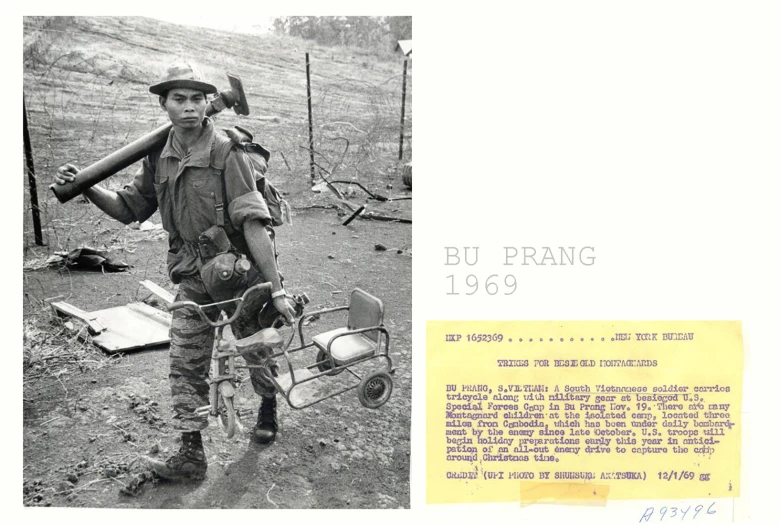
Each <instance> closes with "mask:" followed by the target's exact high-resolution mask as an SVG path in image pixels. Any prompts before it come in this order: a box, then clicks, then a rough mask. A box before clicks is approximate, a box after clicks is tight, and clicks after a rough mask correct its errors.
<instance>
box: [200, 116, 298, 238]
mask: <svg viewBox="0 0 780 525" xmlns="http://www.w3.org/2000/svg"><path fill="white" fill-rule="evenodd" d="M224 131H225V134H226V135H227V137H225V136H223V135H221V134H220V133H217V134H216V135H215V137H216V140H215V143H214V147H213V148H212V150H211V159H212V161H211V165H212V166H215V167H219V168H222V169H224V166H225V162H226V160H227V156H228V153H229V152H230V150H231V149H233V148H234V147H236V148H239V149H241V150H242V151H243V152H244V153H245V154H246V157H247V159H248V160H249V164H250V166H251V167H252V170H253V171H254V175H255V183H256V184H257V191H259V192H260V193H261V194H262V195H263V198H264V200H265V203H266V206H268V212H269V213H270V215H271V225H272V226H281V225H282V224H285V223H288V224H292V217H291V215H290V205H289V204H288V203H287V201H286V200H284V198H283V197H282V195H281V193H279V190H277V189H276V188H275V187H274V185H273V184H271V182H270V181H269V180H268V179H266V178H265V172H266V171H267V169H268V160H269V159H270V158H271V153H270V152H269V151H268V150H267V149H265V148H264V147H263V146H261V145H260V144H257V143H255V142H252V139H253V137H252V134H251V133H250V132H249V131H247V130H246V129H244V128H242V127H240V126H235V127H233V128H226V129H224Z"/></svg>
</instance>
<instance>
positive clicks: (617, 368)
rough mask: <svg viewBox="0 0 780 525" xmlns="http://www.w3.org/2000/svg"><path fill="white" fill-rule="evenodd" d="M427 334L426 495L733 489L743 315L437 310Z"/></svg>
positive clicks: (530, 498) (720, 492)
mask: <svg viewBox="0 0 780 525" xmlns="http://www.w3.org/2000/svg"><path fill="white" fill-rule="evenodd" d="M426 337H427V431H426V433H427V501H428V503H476V502H510V501H520V502H522V503H534V502H547V503H564V502H571V503H576V504H584V505H604V504H606V501H607V500H625V499H642V500H647V499H667V498H672V499H677V498H736V497H738V496H739V493H740V444H741V431H742V427H741V395H742V367H743V365H742V363H743V346H742V330H741V324H740V323H739V322H733V321H712V322H708V321H692V322H686V321H669V322H657V321H653V322H638V321H631V322H626V321H616V322H604V321H571V322H568V321H567V322H547V321H545V322H539V321H502V322H488V321H479V322H469V321H429V322H428V324H427V336H426ZM689 512H690V513H691V516H689V517H692V516H693V513H694V509H690V510H689ZM698 512H706V507H703V508H702V509H699V511H698Z"/></svg>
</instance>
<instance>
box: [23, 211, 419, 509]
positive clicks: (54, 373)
mask: <svg viewBox="0 0 780 525" xmlns="http://www.w3.org/2000/svg"><path fill="white" fill-rule="evenodd" d="M67 206H74V207H75V206H83V207H89V206H90V205H89V204H86V203H80V202H77V201H75V200H74V201H72V202H71V203H69V204H67ZM373 209H374V210H375V211H377V212H378V213H386V214H394V215H396V216H405V217H411V201H399V202H389V203H383V204H382V205H381V206H378V205H375V206H373ZM293 219H294V220H293V224H292V225H285V226H282V227H280V228H278V230H277V239H278V241H277V242H278V250H279V252H280V257H279V263H280V268H281V270H282V272H283V274H284V275H285V279H286V288H287V289H288V290H289V291H290V292H292V293H301V292H305V293H307V294H308V296H309V297H310V299H311V301H312V302H311V304H309V305H308V307H307V310H308V311H314V310H315V309H319V308H322V307H330V306H337V305H344V304H346V302H347V300H348V293H349V291H350V290H351V289H352V288H355V287H360V288H363V289H365V290H367V291H369V292H370V293H372V294H374V295H376V296H378V297H380V298H381V299H382V300H383V302H384V305H385V312H386V313H385V325H386V326H387V328H388V330H389V331H390V334H391V338H392V340H391V356H392V358H393V360H394V364H395V367H396V369H397V371H396V372H395V374H394V390H393V394H392V397H391V398H390V400H389V401H388V402H387V404H385V405H384V406H382V407H380V408H379V409H376V410H370V409H367V408H364V407H363V406H362V405H361V404H360V403H359V401H358V399H357V396H356V393H355V391H354V390H353V391H350V392H347V393H345V394H342V395H341V396H338V397H336V398H333V399H330V400H326V401H324V402H322V403H320V404H317V405H314V406H312V407H310V408H308V409H304V410H293V409H291V408H290V407H289V406H288V405H287V404H286V403H284V402H283V401H282V402H281V403H280V411H279V416H280V422H281V429H280V433H279V435H278V436H277V440H276V442H275V443H274V444H272V445H269V446H265V445H258V444H255V443H253V442H252V441H251V439H250V436H249V432H250V431H251V428H252V426H253V424H254V421H255V418H256V414H257V412H256V411H257V406H258V399H257V398H256V396H255V395H254V393H253V391H252V389H251V386H250V385H249V382H248V380H247V381H246V382H243V383H242V384H241V386H240V388H239V390H238V395H237V406H238V407H239V408H240V409H242V418H243V421H244V423H245V429H244V431H243V432H240V433H239V435H238V436H237V437H236V438H234V439H233V440H231V441H228V440H227V439H226V438H225V437H224V435H223V434H222V432H221V431H220V429H219V428H218V426H217V424H216V422H214V421H212V424H211V425H210V426H209V428H208V429H206V430H205V431H204V441H205V448H206V454H207V459H208V462H209V470H208V475H207V478H206V480H205V481H203V482H199V483H190V484H171V483H165V482H155V481H146V482H144V483H143V484H141V486H140V491H139V493H138V494H137V495H136V496H134V497H132V496H127V495H124V494H122V493H121V489H122V488H123V487H125V486H126V485H127V484H128V483H130V482H131V481H132V480H133V479H134V474H135V473H137V472H139V466H140V465H141V464H142V462H141V461H139V460H136V458H138V457H139V456H145V455H149V456H156V457H165V456H166V455H167V454H170V453H172V452H174V451H175V450H177V449H178V446H179V443H178V442H177V441H176V439H177V436H178V433H177V432H176V431H175V430H173V429H172V428H171V426H170V424H169V422H170V418H171V415H172V409H171V399H170V389H169V386H168V379H167V374H168V351H167V347H162V348H158V349H150V350H144V351H138V352H130V353H127V354H125V355H122V356H119V357H115V358H113V359H108V358H107V357H106V356H105V355H103V354H102V352H101V351H100V350H97V349H94V348H92V349H88V351H91V352H93V354H92V357H89V356H87V358H84V357H83V356H82V357H81V358H80V361H79V362H78V363H76V362H74V364H71V365H70V366H68V365H67V362H65V364H61V363H62V362H61V361H59V360H57V359H54V360H53V361H52V362H51V363H48V364H47V362H46V361H45V360H44V361H40V360H38V361H36V359H35V358H33V359H32V360H30V359H25V376H24V377H25V382H24V399H23V403H24V430H23V431H24V470H23V477H24V486H23V500H24V503H25V505H44V506H72V507H133V508H139V507H140V508H398V507H407V508H408V506H409V462H410V419H411V363H412V362H411V353H412V348H411V334H412V324H411V323H412V321H411V319H412V313H411V298H412V294H411V286H412V282H411V265H412V258H411V242H412V229H411V224H401V223H388V222H378V221H368V220H361V219H358V220H355V221H353V222H352V223H351V224H350V225H348V226H346V227H345V226H342V225H341V222H342V221H343V217H339V216H338V215H337V213H336V210H334V209H307V210H298V211H297V212H296V214H295V216H294V218H293ZM151 221H152V222H154V223H159V217H158V216H157V215H155V216H154V217H153V218H152V219H151ZM110 222H112V221H109V220H108V219H106V220H105V223H103V224H102V225H97V226H96V228H97V229H100V228H101V227H106V226H108V228H109V230H110V232H111V233H109V235H108V236H109V237H113V241H114V245H113V246H114V248H115V249H114V251H112V255H114V256H116V257H117V258H119V259H122V260H123V261H124V262H126V263H128V264H130V265H131V266H132V267H131V269H130V270H129V271H127V272H123V273H101V272H83V271H82V272H76V271H58V270H56V269H39V270H29V271H25V272H24V281H25V283H24V289H25V299H24V310H25V326H26V328H25V330H28V329H32V328H34V329H35V330H37V333H38V334H40V333H41V331H46V330H49V331H50V332H51V333H55V332H58V331H59V332H62V331H63V330H64V329H63V328H62V327H61V326H60V324H59V323H58V322H57V321H53V320H50V319H49V314H48V311H47V308H46V301H44V299H52V298H56V300H59V301H65V302H68V303H70V304H72V305H74V306H76V307H79V308H81V309H84V310H87V311H94V310H97V309H103V308H108V307H111V306H119V305H123V304H127V303H129V302H134V301H143V300H145V299H147V298H148V297H149V296H150V293H149V292H148V291H147V290H146V289H145V288H143V287H141V286H139V284H138V282H139V281H142V280H144V279H150V280H152V281H154V282H156V283H158V284H160V285H161V286H163V287H165V288H166V289H168V290H169V291H170V290H172V286H171V284H170V282H169V281H168V278H167V276H166V274H165V264H164V261H165V251H166V249H167V240H166V239H165V237H164V235H160V234H159V232H158V233H150V232H141V231H134V230H130V229H127V228H122V227H121V225H119V226H117V224H118V223H113V224H108V225H106V223H110ZM377 244H381V245H383V246H384V247H386V248H387V249H386V250H377V249H376V245H377ZM44 253H46V252H45V250H44ZM35 256H36V253H35V249H30V250H27V252H26V253H25V260H26V261H27V260H32V259H34V258H35ZM339 323H341V324H342V325H343V324H345V320H344V319H343V318H339V319H334V320H333V321H329V320H326V319H325V318H324V317H323V318H322V319H321V320H318V321H315V322H313V323H312V324H311V325H309V326H308V327H307V333H311V334H314V333H316V332H317V331H324V330H325V329H328V328H330V327H331V326H337V325H339ZM309 331H310V332H309ZM71 341H73V340H72V339H71ZM73 344H76V342H75V341H73ZM29 345H33V348H32V354H34V351H35V348H34V342H32V341H30V340H29V338H28V337H27V334H26V341H25V346H26V347H28V346H29ZM66 346H67V345H66ZM27 350H29V348H28V349H27ZM63 352H67V348H63ZM28 357H29V356H28ZM57 363H60V364H59V366H54V365H55V364H57ZM374 364H376V365H377V366H379V362H378V361H374ZM50 365H51V366H50ZM80 368H81V369H80ZM140 470H141V471H142V470H143V469H140Z"/></svg>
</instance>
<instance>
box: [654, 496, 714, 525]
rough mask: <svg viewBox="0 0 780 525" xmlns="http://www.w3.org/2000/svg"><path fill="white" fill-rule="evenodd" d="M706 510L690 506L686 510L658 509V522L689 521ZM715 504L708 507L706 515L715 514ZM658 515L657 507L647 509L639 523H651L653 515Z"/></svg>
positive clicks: (701, 506)
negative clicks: (686, 519) (665, 520)
mask: <svg viewBox="0 0 780 525" xmlns="http://www.w3.org/2000/svg"><path fill="white" fill-rule="evenodd" d="M702 510H704V505H696V506H695V507H694V506H693V505H688V506H687V507H686V508H682V507H661V508H660V509H658V513H657V515H658V521H663V520H664V518H666V519H667V520H673V519H679V520H680V521H682V520H684V519H685V518H686V517H687V518H688V520H689V521H690V520H692V519H696V517H697V516H698V515H699V513H700V512H701V511H702ZM715 512H716V511H715V502H714V501H713V502H712V503H710V506H709V507H707V511H706V514H715ZM654 514H656V512H655V507H647V508H646V509H645V513H644V514H642V517H641V518H639V523H645V522H650V521H651V520H652V519H653V515H654Z"/></svg>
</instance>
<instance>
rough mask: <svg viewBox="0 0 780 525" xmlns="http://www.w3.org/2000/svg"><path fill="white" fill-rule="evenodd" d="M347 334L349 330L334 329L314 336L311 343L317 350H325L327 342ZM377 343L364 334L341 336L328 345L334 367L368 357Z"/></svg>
mask: <svg viewBox="0 0 780 525" xmlns="http://www.w3.org/2000/svg"><path fill="white" fill-rule="evenodd" d="M346 332H349V328H347V327H343V328H336V329H335V330H331V331H330V332H325V333H324V334H319V335H315V336H314V337H313V338H312V342H314V344H315V345H317V347H318V348H321V349H322V350H326V349H327V348H328V342H329V341H330V340H331V339H333V338H334V337H335V336H337V335H340V334H344V333H346ZM376 348H377V342H376V341H374V340H372V339H371V338H369V337H366V336H365V334H348V335H343V336H341V337H339V338H337V339H335V340H334V341H333V344H331V345H330V353H331V354H332V355H333V361H334V362H335V364H336V366H345V365H348V364H350V363H354V362H355V361H359V360H360V359H362V358H364V357H368V356H369V355H371V354H373V353H374V352H375V351H376Z"/></svg>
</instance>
